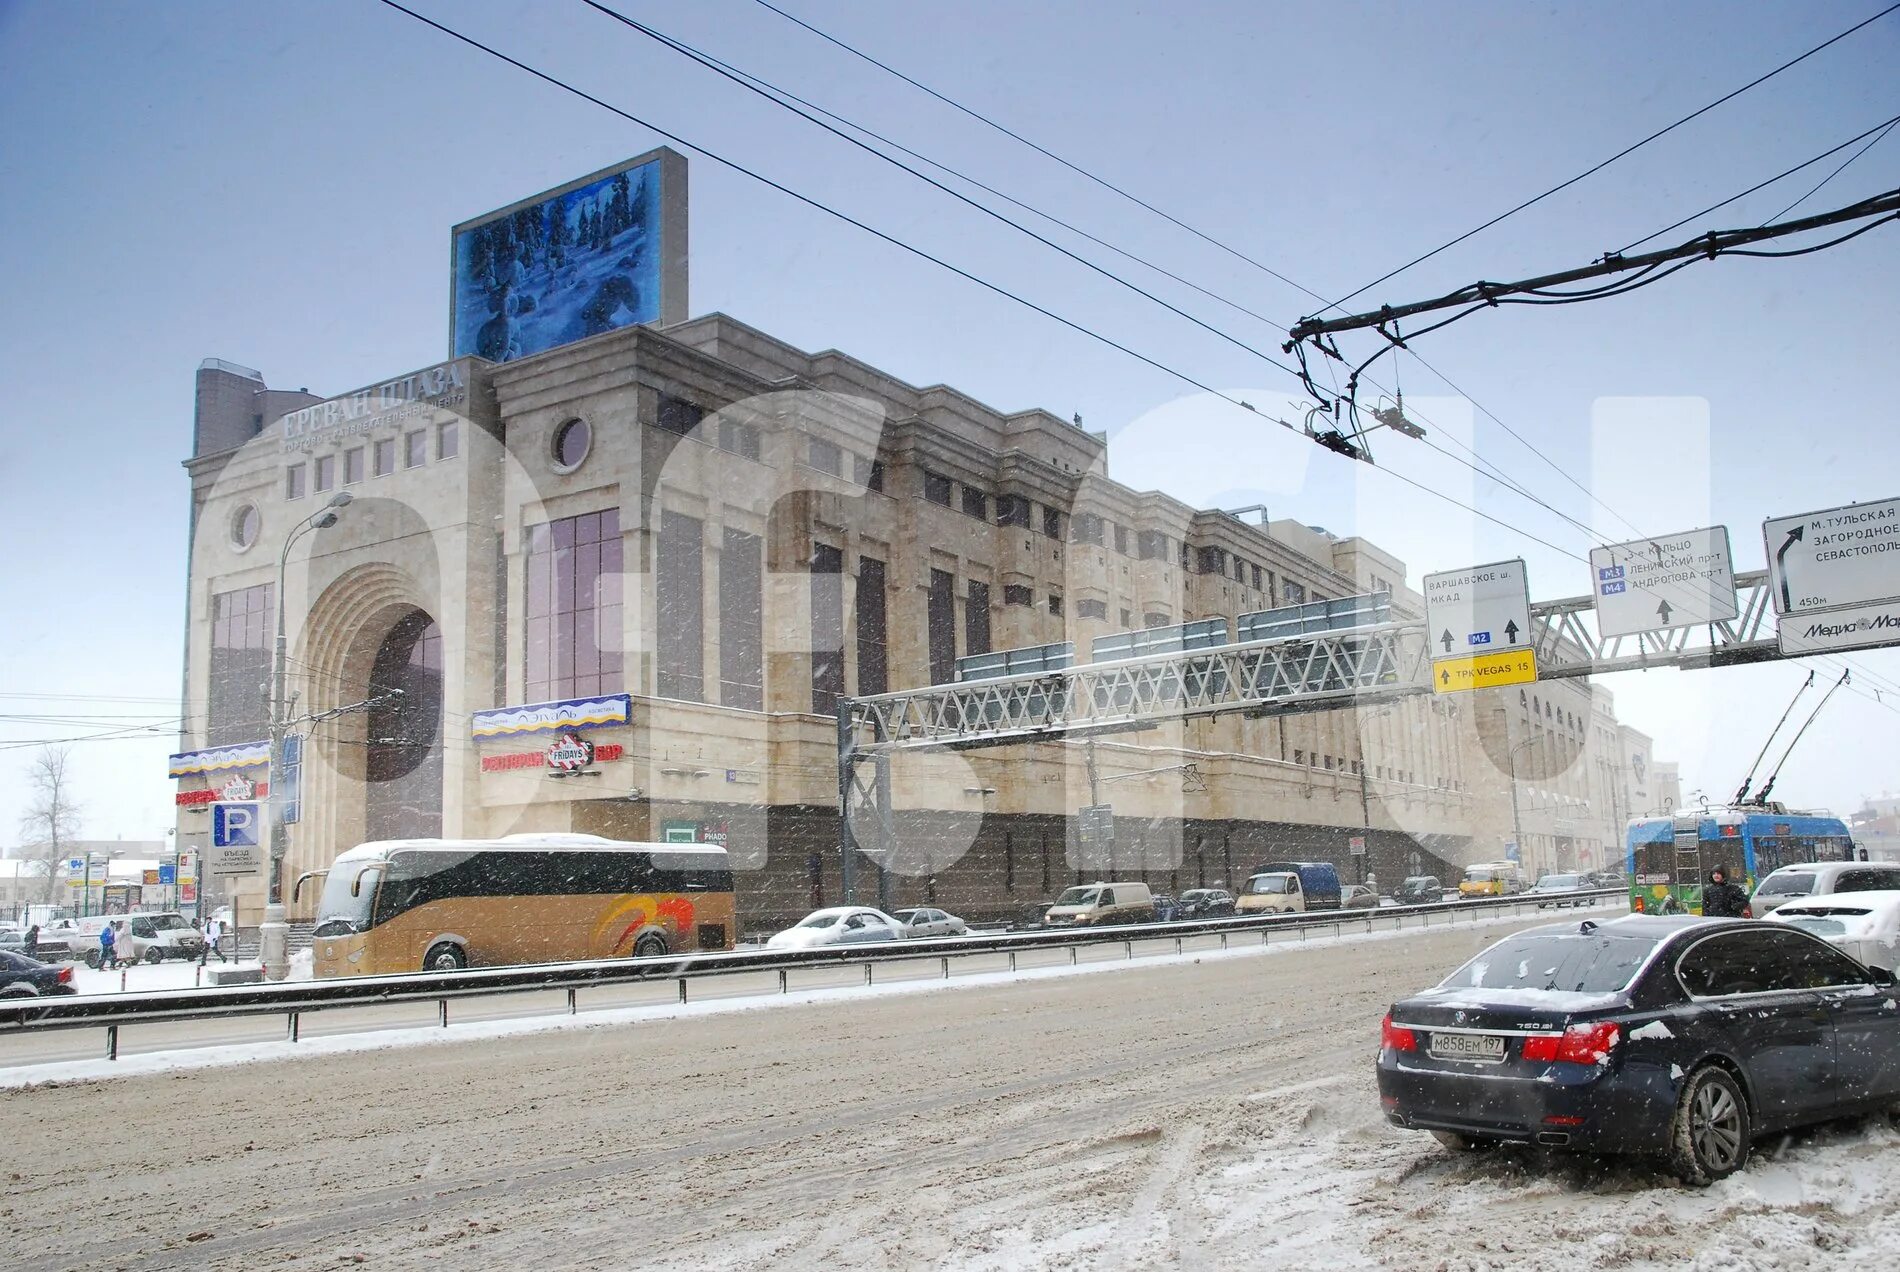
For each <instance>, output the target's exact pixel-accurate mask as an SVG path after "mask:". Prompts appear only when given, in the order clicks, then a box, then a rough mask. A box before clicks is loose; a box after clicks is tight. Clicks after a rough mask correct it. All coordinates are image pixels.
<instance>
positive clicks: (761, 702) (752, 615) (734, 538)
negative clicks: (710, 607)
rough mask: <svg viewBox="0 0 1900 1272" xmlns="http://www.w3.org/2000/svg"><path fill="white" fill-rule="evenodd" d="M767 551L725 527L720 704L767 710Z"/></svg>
mask: <svg viewBox="0 0 1900 1272" xmlns="http://www.w3.org/2000/svg"><path fill="white" fill-rule="evenodd" d="M764 559H765V558H764V548H763V543H762V541H761V540H760V538H759V536H758V535H756V534H747V533H745V531H743V530H734V529H732V528H731V527H730V526H728V527H727V528H726V541H725V550H724V551H723V552H721V553H720V555H719V701H720V703H721V704H722V705H724V706H728V707H738V708H739V709H740V710H742V711H763V710H765V606H764V601H763V593H762V591H761V587H762V584H761V579H762V577H763V569H764Z"/></svg>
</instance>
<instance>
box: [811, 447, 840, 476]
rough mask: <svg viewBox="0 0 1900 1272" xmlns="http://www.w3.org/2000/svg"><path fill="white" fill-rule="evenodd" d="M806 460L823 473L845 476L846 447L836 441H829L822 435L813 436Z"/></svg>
mask: <svg viewBox="0 0 1900 1272" xmlns="http://www.w3.org/2000/svg"><path fill="white" fill-rule="evenodd" d="M805 462H806V463H808V464H810V465H811V466H812V467H813V468H816V469H817V470H818V471H819V472H821V473H830V474H831V475H832V476H833V477H842V476H844V449H843V448H842V447H840V446H839V445H838V443H836V442H827V441H825V440H824V439H823V438H822V437H814V438H812V439H811V445H810V447H808V448H807V450H806V454H805Z"/></svg>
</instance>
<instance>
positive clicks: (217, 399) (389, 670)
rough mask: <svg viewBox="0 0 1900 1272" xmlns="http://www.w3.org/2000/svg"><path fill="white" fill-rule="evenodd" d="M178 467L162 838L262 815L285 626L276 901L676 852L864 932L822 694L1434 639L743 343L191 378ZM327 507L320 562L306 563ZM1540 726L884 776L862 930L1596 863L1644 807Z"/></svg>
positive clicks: (916, 763)
mask: <svg viewBox="0 0 1900 1272" xmlns="http://www.w3.org/2000/svg"><path fill="white" fill-rule="evenodd" d="M186 467H187V469H188V471H189V473H190V475H191V479H192V526H193V532H192V554H191V571H190V610H189V620H188V637H189V639H188V649H187V656H186V667H185V695H184V696H185V700H186V711H187V715H188V716H189V718H190V720H191V727H190V728H189V729H188V730H187V732H186V733H185V735H184V736H183V738H182V739H181V746H180V753H179V755H177V756H175V757H174V760H173V764H172V773H173V776H174V777H175V778H177V780H178V782H179V794H178V798H179V804H180V807H179V835H180V842H181V843H182V844H185V845H187V846H198V845H201V844H202V843H203V842H204V840H205V837H206V834H207V831H208V823H209V816H208V813H207V808H208V805H209V803H210V802H211V801H213V800H216V799H219V798H242V797H245V796H247V795H249V796H255V795H256V794H258V793H259V792H258V790H257V787H258V785H259V784H261V783H262V782H263V781H264V779H265V777H266V774H265V771H264V760H265V754H264V751H265V748H264V747H263V745H262V742H263V739H264V738H265V736H266V719H267V717H266V709H265V695H264V686H265V684H266V683H267V681H268V679H269V672H270V664H271V635H272V632H273V630H274V626H275V615H276V608H277V605H278V603H279V601H280V600H281V602H282V605H283V609H284V614H285V629H286V635H287V647H288V658H287V661H286V668H287V672H288V680H289V687H290V689H291V690H292V691H293V692H294V693H295V695H296V699H295V705H294V708H293V710H292V711H291V712H290V713H289V714H290V715H291V717H292V718H293V719H294V720H295V721H296V722H297V723H295V725H294V731H295V732H297V733H299V734H301V735H303V736H304V738H305V743H304V748H303V757H302V759H303V763H302V766H301V774H300V777H299V779H298V784H297V787H296V789H295V791H294V792H293V793H294V795H295V796H296V803H297V810H298V814H299V816H298V820H297V821H296V823H295V824H294V825H293V826H291V827H290V845H291V846H290V855H289V857H288V866H289V870H288V877H290V878H293V879H294V878H295V877H296V875H298V874H299V873H301V872H304V871H309V870H316V869H321V868H322V867H323V866H324V865H326V864H327V863H328V862H329V860H330V859H331V858H332V857H334V856H335V854H336V853H337V852H339V851H341V850H343V849H345V848H347V847H350V846H351V845H353V844H355V843H357V842H360V841H362V840H365V839H374V838H385V837H391V836H397V835H414V834H421V835H447V836H483V837H486V836H495V835H503V834H508V833H513V832H518V831H529V830H536V831H540V830H573V831H587V832H595V833H600V834H607V835H612V836H616V837H623V838H634V839H649V838H650V839H661V838H669V837H670V838H693V839H700V840H707V841H715V842H720V843H723V844H725V846H726V847H727V848H728V850H729V851H730V852H731V853H732V855H733V859H734V864H735V867H736V869H737V870H738V872H739V877H740V880H741V883H740V888H741V908H742V914H743V915H744V916H745V919H746V921H747V924H748V926H750V927H759V926H766V925H769V924H772V923H777V922H780V921H782V920H784V919H786V918H789V917H793V916H795V915H797V914H798V913H801V912H802V911H803V910H804V909H805V908H806V907H807V906H809V905H811V904H814V903H816V902H820V901H823V902H833V901H836V900H837V899H839V873H840V872H839V860H838V824H837V817H838V813H837V807H838V797H837V782H838V778H837V764H836V759H837V724H836V717H835V712H836V707H837V703H838V700H839V699H840V697H841V696H846V695H868V694H874V693H879V692H883V691H886V690H890V689H896V688H902V687H910V686H915V685H920V684H925V683H933V682H941V681H944V680H947V679H949V678H951V677H952V676H953V675H954V674H955V668H956V660H957V659H958V658H961V657H964V656H967V655H970V654H972V653H983V652H989V651H995V650H1002V649H1008V648H1014V647H1020V646H1028V645H1035V644H1041V643H1045V642H1052V641H1062V640H1067V641H1073V642H1074V644H1075V648H1076V650H1077V657H1078V658H1086V657H1087V651H1088V650H1089V648H1090V645H1091V642H1093V641H1094V640H1095V639H1096V638H1098V637H1102V636H1107V635H1111V634H1113V633H1117V632H1123V631H1128V630H1131V629H1137V628H1147V627H1156V626H1164V625H1168V624H1174V623H1180V622H1184V621H1188V620H1195V619H1203V618H1208V617H1212V616H1224V617H1226V618H1228V619H1229V620H1231V619H1232V618H1233V617H1234V616H1237V615H1240V614H1243V613H1248V612H1253V611H1259V610H1265V609H1271V608H1275V607H1280V606H1286V605H1293V604H1303V603H1310V602H1314V601H1319V600H1325V599H1336V598H1339V597H1343V596H1348V595H1353V594H1360V593H1368V592H1389V593H1390V594H1391V604H1392V608H1393V611H1394V613H1395V615H1398V616H1407V615H1410V616H1416V615H1418V614H1419V612H1420V601H1419V597H1418V596H1417V594H1416V593H1415V592H1413V591H1412V590H1411V589H1410V588H1409V587H1408V586H1407V582H1406V578H1407V572H1408V571H1407V566H1406V564H1405V563H1404V562H1402V561H1401V560H1399V559H1398V557H1397V556H1395V555H1394V554H1392V553H1390V552H1388V551H1385V550H1382V549H1381V548H1380V547H1378V546H1375V545H1373V544H1371V543H1368V542H1366V541H1364V540H1361V539H1351V538H1347V539H1341V538H1337V537H1335V536H1333V535H1330V534H1328V533H1326V532H1325V531H1323V530H1320V529H1318V528H1315V527H1309V526H1305V525H1301V524H1299V523H1297V522H1294V521H1290V520H1275V521H1272V522H1270V523H1268V524H1265V525H1262V524H1257V523H1256V522H1254V521H1252V520H1249V519H1248V517H1246V516H1244V515H1237V514H1233V513H1225V512H1221V511H1218V510H1210V509H1197V508H1194V507H1190V506H1188V505H1187V504H1184V503H1182V502H1180V501H1178V500H1176V499H1173V498H1171V497H1169V496H1168V495H1167V494H1165V493H1163V492H1158V491H1152V490H1141V489H1139V488H1138V483H1133V484H1131V483H1128V482H1125V481H1121V480H1116V479H1115V478H1114V477H1113V476H1111V473H1112V471H1113V465H1112V464H1111V462H1110V456H1109V448H1108V444H1107V442H1106V440H1105V439H1104V438H1103V437H1102V436H1100V435H1097V434H1093V433H1089V432H1087V431H1085V430H1083V429H1082V428H1080V427H1079V426H1077V425H1075V424H1072V423H1070V422H1068V421H1065V420H1062V419H1059V418H1057V417H1055V416H1053V415H1050V414H1047V413H1045V412H1041V411H1023V412H1017V413H1011V414H1006V413H1002V412H998V411H996V410H994V409H992V408H989V407H987V406H985V405H983V404H981V403H979V402H976V401H974V400H972V399H970V398H968V397H966V396H964V395H963V394H960V393H958V392H956V391H955V390H953V389H950V388H947V387H944V386H932V387H926V388H919V387H916V386H913V385H910V384H906V383H904V382H902V381H900V380H898V379H896V378H895V377H893V376H890V375H888V374H886V373H884V372H881V371H879V370H877V369H875V368H873V367H870V366H867V365H865V364H864V363H862V362H859V361H856V360H855V359H852V358H850V357H848V356H846V355H844V354H841V353H837V352H824V353H818V354H811V353H806V352H803V351H800V350H798V349H795V348H792V347H790V346H789V345H786V344H785V343H783V342H782V341H779V340H776V339H773V338H772V337H770V336H767V335H765V334H763V333H761V332H759V331H756V330H754V329H752V328H749V327H747V326H745V325H744V324H742V323H739V322H737V321H735V320H733V319H731V318H728V317H725V316H723V315H710V316H707V317H703V318H698V319H693V320H690V321H686V322H681V323H676V324H672V325H669V326H663V327H657V328H655V327H634V328H626V329H623V330H619V331H615V332H610V333H607V334H604V335H600V336H596V337H593V338H591V339H587V340H584V341H580V342H578V343H575V344H570V345H566V346H562V347H560V348H556V349H553V350H550V351H547V352H545V353H540V354H536V355H534V356H531V357H526V358H522V359H520V360H518V361H514V362H510V363H507V364H506V365H502V366H495V365H490V364H488V363H485V362H482V361H480V360H478V359H461V360H457V361H453V362H449V363H444V364H441V365H438V366H435V367H430V368H426V369H424V370H422V371H418V372H414V373H408V374H405V375H401V376H397V377H394V378H392V379H390V380H388V381H385V382H382V383H379V384H376V385H372V386H370V387H368V388H365V389H362V390H358V391H356V392H353V393H349V394H344V395H342V396H340V397H333V398H329V399H319V398H317V397H315V396H314V395H311V394H308V393H306V392H304V391H301V390H299V391H297V392H295V393H287V392H283V391H279V390H272V389H269V388H267V387H266V386H265V384H264V381H263V377H262V376H261V375H259V374H258V373H256V372H252V371H248V370H246V369H244V368H241V367H235V366H233V365H231V364H227V363H221V362H217V361H215V360H212V361H208V362H207V363H206V364H205V365H204V366H203V367H202V368H201V369H200V370H199V372H198V418H197V428H196V444H195V446H194V451H193V455H192V457H191V458H190V459H189V460H187V461H186ZM338 492H348V493H349V494H350V495H351V497H352V499H351V502H350V503H349V505H348V506H347V507H345V508H341V509H337V510H336V512H337V521H336V524H334V525H333V526H329V527H328V528H305V529H303V530H299V529H298V527H300V526H304V525H305V523H307V522H310V521H311V520H312V519H313V518H315V517H317V516H318V515H320V514H321V513H322V512H323V511H324V507H325V504H326V501H328V500H330V499H331V498H333V497H334V495H335V494H337V493H338ZM287 544H288V551H287V554H286V545H287ZM280 555H282V558H283V564H282V567H281V574H282V584H281V593H282V594H281V597H280V596H279V574H280ZM1230 628H1231V623H1230ZM1527 688H1528V689H1530V690H1531V692H1527V693H1524V694H1521V695H1520V694H1519V693H1518V691H1517V690H1516V689H1507V690H1491V691H1484V692H1481V693H1478V694H1472V695H1459V696H1456V697H1450V698H1443V699H1435V698H1433V697H1431V696H1430V695H1419V696H1417V697H1413V698H1409V699H1406V700H1403V701H1399V702H1394V703H1390V704H1386V705H1380V706H1375V707H1369V708H1367V709H1366V710H1364V711H1335V712H1324V713H1313V714H1307V715H1297V716H1285V717H1276V718H1244V717H1240V716H1229V717H1223V718H1220V719H1217V720H1205V721H1195V722H1190V723H1187V724H1174V725H1170V726H1166V727H1160V728H1155V729H1151V730H1148V731H1145V732H1140V733H1130V734H1122V735H1115V736H1112V737H1107V738H1103V739H1100V740H1099V741H1098V743H1097V744H1096V746H1095V747H1094V754H1095V761H1096V764H1095V774H1096V778H1097V785H1096V788H1095V793H1094V795H1093V796H1092V795H1091V787H1090V784H1089V770H1088V765H1087V763H1086V755H1085V751H1086V749H1087V748H1085V747H1084V746H1083V745H1082V744H1080V743H1044V744H1038V745H1033V746H1014V747H1008V748H1001V749H996V750H985V751H969V752H944V753H933V754H928V755H916V756H905V757H901V758H900V759H899V760H898V762H897V763H896V765H895V767H894V774H893V776H894V790H895V792H896V801H895V802H896V807H897V810H898V818H899V821H898V826H899V836H898V840H899V843H898V849H897V852H896V853H895V855H894V856H893V858H892V859H891V860H889V861H884V862H875V861H869V860H867V861H866V862H865V863H864V869H863V871H862V872H861V876H860V877H861V879H862V880H863V882H862V884H861V885H860V887H859V889H858V894H859V898H860V899H863V900H869V899H873V898H875V897H878V896H880V895H881V896H883V897H884V898H886V899H888V900H890V901H891V902H892V903H902V902H906V901H916V900H921V899H925V898H934V899H935V900H936V901H938V902H939V903H942V904H945V905H948V906H950V907H951V908H954V909H958V910H960V911H962V912H965V913H967V914H969V915H970V916H972V917H980V916H988V915H1000V914H1005V913H1009V912H1012V911H1015V910H1018V909H1020V908H1022V907H1024V906H1026V905H1028V904H1031V903H1034V902H1036V901H1040V900H1042V899H1044V898H1046V897H1047V896H1049V895H1050V894H1051V893H1052V892H1053V891H1055V890H1057V889H1059V888H1061V887H1063V886H1065V885H1067V884H1068V883H1070V882H1072V881H1074V880H1075V879H1077V878H1080V877H1084V876H1088V877H1094V876H1097V875H1102V874H1113V875H1116V876H1119V877H1127V876H1129V875H1131V874H1137V873H1138V874H1141V875H1143V876H1145V877H1146V878H1148V879H1149V880H1150V881H1151V882H1152V883H1153V884H1154V885H1155V886H1156V887H1157V888H1168V889H1179V888H1187V887H1194V886H1199V885H1223V884H1227V885H1232V884H1238V883H1239V882H1240V881H1241V880H1242V879H1244V877H1245V874H1246V873H1247V871H1248V870H1249V869H1251V868H1252V867H1253V866H1254V865H1256V864H1258V863H1259V862H1260V861H1262V860H1266V859H1269V858H1272V857H1284V856H1288V855H1295V856H1300V857H1313V856H1318V857H1327V858H1331V859H1334V860H1337V861H1338V862H1339V863H1340V864H1341V865H1342V867H1344V869H1345V871H1346V872H1347V873H1348V874H1349V875H1357V874H1361V873H1365V872H1368V871H1369V872H1374V873H1376V874H1377V875H1378V877H1379V878H1380V879H1381V880H1383V881H1387V882H1390V881H1393V880H1395V879H1396V878H1397V877H1399V876H1402V875H1405V874H1409V873H1438V874H1441V875H1451V874H1455V873H1456V871H1457V869H1458V868H1459V866H1460V865H1461V864H1462V863H1464V862H1466V861H1469V860H1486V859H1494V858H1496V857H1499V856H1501V855H1503V853H1504V851H1505V844H1506V841H1507V840H1510V839H1511V838H1513V836H1514V835H1518V834H1519V830H1518V829H1516V828H1521V838H1522V839H1523V841H1524V844H1525V856H1526V859H1527V861H1529V862H1531V863H1532V864H1533V865H1535V866H1540V867H1554V866H1558V865H1595V864H1598V863H1599V861H1600V859H1601V858H1602V857H1603V855H1604V852H1605V845H1606V844H1614V843H1615V842H1617V840H1618V838H1619V835H1620V831H1619V829H1618V827H1619V825H1620V819H1621V818H1622V817H1624V816H1626V815H1627V814H1628V812H1629V811H1630V809H1631V808H1633V807H1634V806H1635V804H1634V802H1633V800H1634V798H1635V797H1634V796H1632V795H1630V794H1629V793H1628V790H1627V787H1626V786H1625V785H1619V782H1621V781H1622V779H1623V778H1624V777H1626V776H1627V774H1628V770H1629V769H1630V767H1631V764H1630V755H1631V749H1630V748H1631V745H1632V743H1631V740H1630V736H1629V735H1628V731H1626V730H1623V729H1622V728H1621V726H1619V725H1618V724H1617V722H1616V719H1615V716H1614V712H1613V709H1612V706H1613V704H1612V703H1611V702H1610V699H1609V696H1608V695H1607V694H1606V693H1601V692H1593V691H1592V689H1591V687H1590V686H1589V685H1588V684H1587V683H1586V682H1581V681H1577V682H1560V683H1557V684H1552V685H1544V684H1539V685H1537V686H1530V687H1527ZM394 690H400V691H401V692H400V694H395V693H392V691H394ZM364 704H367V705H364ZM556 742H560V743H563V746H562V747H561V748H557V749H555V750H553V751H551V750H550V747H551V744H553V743H556ZM1643 752H1644V754H1645V756H1646V754H1647V746H1646V741H1645V743H1644V747H1643ZM1611 758H1613V759H1614V762H1613V763H1612V762H1611ZM1513 769H1515V770H1516V772H1517V777H1518V779H1519V780H1518V782H1517V783H1516V788H1517V794H1518V799H1517V802H1516V803H1517V807H1516V811H1515V814H1513V809H1512V801H1511V800H1510V793H1511V789H1512V782H1511V780H1510V774H1511V771H1512V770H1513ZM1619 792H1620V793H1619ZM1091 798H1099V799H1100V800H1102V801H1103V802H1112V803H1113V805H1114V806H1115V810H1116V819H1117V834H1116V839H1115V844H1114V847H1113V849H1112V850H1111V855H1109V856H1108V857H1106V858H1105V859H1090V858H1089V857H1088V856H1087V855H1086V854H1084V853H1083V852H1082V850H1081V847H1080V845H1079V844H1078V842H1077V838H1076V836H1075V834H1074V832H1073V829H1072V821H1071V814H1072V813H1073V812H1074V810H1075V809H1076V808H1078V807H1080V806H1081V805H1083V804H1085V803H1088V802H1089V801H1090V799H1091ZM1355 837H1358V838H1361V839H1363V840H1364V841H1365V844H1366V848H1365V851H1364V853H1363V854H1360V855H1355V854H1354V853H1353V851H1352V848H1351V840H1352V839H1353V838H1355ZM214 888H215V885H214ZM244 888H245V893H244V895H245V897H246V902H245V904H246V907H247V909H250V908H251V907H254V906H255V905H256V904H258V903H259V902H261V891H260V890H259V889H260V888H261V884H260V883H259V882H258V881H256V880H251V881H248V882H247V883H245V885H244ZM288 891H289V890H288V888H287V889H286V893H287V899H288ZM310 904H311V895H310V891H309V890H306V891H305V893H304V894H303V896H302V897H301V898H300V899H299V900H297V901H295V902H294V903H293V904H292V906H291V912H292V916H293V918H294V917H300V916H301V917H308V914H309V906H310ZM251 912H253V913H254V912H255V911H254V909H253V910H252V911H251Z"/></svg>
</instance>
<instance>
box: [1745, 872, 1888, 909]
mask: <svg viewBox="0 0 1900 1272" xmlns="http://www.w3.org/2000/svg"><path fill="white" fill-rule="evenodd" d="M1889 889H1900V866H1885V865H1869V864H1868V863H1866V862H1864V861H1810V862H1808V863H1806V864H1805V865H1796V866H1783V867H1781V869H1779V870H1772V871H1770V872H1769V873H1768V874H1767V875H1765V876H1763V877H1762V880H1761V882H1760V883H1758V884H1756V885H1755V895H1754V896H1753V897H1751V898H1749V902H1748V908H1749V910H1750V912H1751V913H1752V914H1753V915H1754V916H1755V917H1756V918H1758V919H1759V918H1764V917H1766V916H1767V915H1769V914H1772V913H1773V912H1774V911H1775V910H1776V908H1777V907H1779V906H1782V905H1785V904H1787V903H1788V902H1790V901H1796V900H1799V899H1801V898H1802V897H1820V896H1828V895H1831V894H1833V893H1838V892H1875V891H1886V890H1889Z"/></svg>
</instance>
